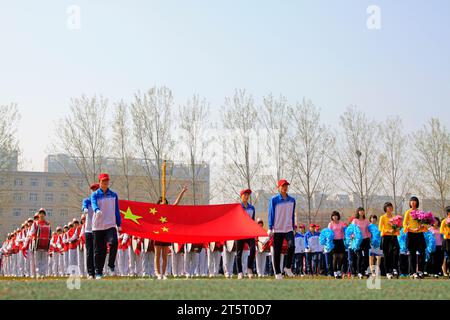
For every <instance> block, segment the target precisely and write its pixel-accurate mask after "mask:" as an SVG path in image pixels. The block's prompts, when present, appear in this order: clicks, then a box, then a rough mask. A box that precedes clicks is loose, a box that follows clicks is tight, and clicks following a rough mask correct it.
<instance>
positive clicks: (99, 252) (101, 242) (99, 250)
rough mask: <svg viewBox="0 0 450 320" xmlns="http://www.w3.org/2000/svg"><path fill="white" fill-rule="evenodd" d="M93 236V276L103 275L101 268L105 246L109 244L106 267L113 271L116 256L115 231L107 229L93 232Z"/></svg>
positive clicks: (116, 242) (104, 256)
mask: <svg viewBox="0 0 450 320" xmlns="http://www.w3.org/2000/svg"><path fill="white" fill-rule="evenodd" d="M93 235H94V261H95V262H94V264H95V274H96V275H103V267H104V265H105V259H106V246H107V244H109V260H108V267H110V268H111V269H113V270H114V267H115V265H114V263H115V262H116V255H117V245H118V241H117V229H116V228H109V229H107V230H98V231H94V232H93Z"/></svg>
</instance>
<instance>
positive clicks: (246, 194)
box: [236, 189, 256, 279]
mask: <svg viewBox="0 0 450 320" xmlns="http://www.w3.org/2000/svg"><path fill="white" fill-rule="evenodd" d="M251 194H252V190H250V189H244V190H241V192H240V196H241V205H242V208H243V209H244V211H245V212H246V213H247V214H248V216H249V217H250V218H251V219H252V220H255V214H256V211H255V207H254V206H252V205H251V204H250V203H249V202H248V201H249V199H250V195H251ZM245 244H247V245H248V247H249V250H250V255H249V257H248V260H247V265H246V267H247V274H248V277H249V278H252V277H253V263H254V262H255V254H256V250H255V238H249V239H242V240H237V243H236V247H237V249H236V264H237V272H238V279H242V278H243V277H244V275H243V272H242V253H243V251H244V246H245Z"/></svg>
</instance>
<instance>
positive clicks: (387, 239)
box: [381, 236, 400, 273]
mask: <svg viewBox="0 0 450 320" xmlns="http://www.w3.org/2000/svg"><path fill="white" fill-rule="evenodd" d="M381 249H382V250H383V257H384V259H383V261H384V270H385V272H386V273H393V272H394V270H397V268H398V257H399V250H400V246H399V244H398V240H397V236H384V237H383V238H382V240H381Z"/></svg>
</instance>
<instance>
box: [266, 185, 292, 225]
mask: <svg viewBox="0 0 450 320" xmlns="http://www.w3.org/2000/svg"><path fill="white" fill-rule="evenodd" d="M268 221H269V229H273V231H274V232H280V233H286V232H290V231H293V230H294V224H295V199H294V198H293V197H291V196H289V195H287V197H286V199H283V197H282V196H281V194H280V193H279V194H278V195H276V196H274V197H272V199H270V201H269V217H268Z"/></svg>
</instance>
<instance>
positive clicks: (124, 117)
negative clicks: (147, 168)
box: [111, 101, 135, 200]
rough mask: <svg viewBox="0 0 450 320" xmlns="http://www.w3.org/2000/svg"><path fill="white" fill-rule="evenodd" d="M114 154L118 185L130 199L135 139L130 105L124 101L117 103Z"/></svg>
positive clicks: (114, 124) (113, 143)
mask: <svg viewBox="0 0 450 320" xmlns="http://www.w3.org/2000/svg"><path fill="white" fill-rule="evenodd" d="M111 150H112V156H113V157H114V159H115V167H116V169H117V170H118V172H117V173H118V176H119V177H117V179H118V181H117V180H116V186H117V185H118V186H117V187H118V188H119V190H121V191H123V192H121V194H125V195H126V199H127V200H130V199H131V195H132V190H133V183H132V182H133V179H132V175H133V168H134V167H135V161H134V159H133V153H134V152H133V151H134V150H133V141H132V133H131V129H130V123H129V114H128V106H127V105H126V103H124V102H123V101H120V102H119V103H117V104H116V105H115V113H114V122H113V137H112V145H111Z"/></svg>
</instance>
